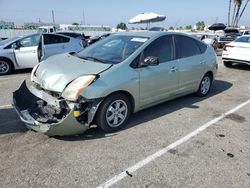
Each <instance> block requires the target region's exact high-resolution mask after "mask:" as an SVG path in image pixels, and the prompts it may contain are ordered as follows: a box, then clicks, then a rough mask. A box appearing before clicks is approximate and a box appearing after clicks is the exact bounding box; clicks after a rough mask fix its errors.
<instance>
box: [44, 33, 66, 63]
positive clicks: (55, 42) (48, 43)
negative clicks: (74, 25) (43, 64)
mask: <svg viewBox="0 0 250 188" xmlns="http://www.w3.org/2000/svg"><path fill="white" fill-rule="evenodd" d="M43 42H44V48H43V50H44V51H43V55H44V57H43V59H46V58H48V57H50V56H52V55H55V54H60V53H64V52H67V51H68V47H67V44H68V43H69V42H70V38H69V37H66V36H61V35H56V34H43Z"/></svg>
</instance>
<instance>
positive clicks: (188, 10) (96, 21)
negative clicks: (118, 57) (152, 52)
mask: <svg viewBox="0 0 250 188" xmlns="http://www.w3.org/2000/svg"><path fill="white" fill-rule="evenodd" d="M228 3H229V0H189V1H188V0H174V1H171V0H0V20H4V21H14V22H15V24H17V25H22V24H23V23H24V22H38V21H39V19H40V20H41V21H42V22H50V23H51V22H52V10H53V11H54V16H55V22H56V23H61V24H71V23H73V22H78V23H85V24H91V25H107V26H111V27H116V25H117V24H118V23H120V22H124V23H126V24H127V26H128V27H133V26H136V25H131V24H128V21H129V20H130V19H131V18H132V17H134V16H135V15H137V14H139V13H142V12H155V13H158V14H163V15H165V16H166V20H165V21H164V22H161V23H157V24H153V26H162V27H170V26H173V27H179V26H185V25H194V24H196V23H197V22H198V21H204V22H205V23H206V24H213V23H215V22H222V23H227V14H228ZM240 25H247V26H250V3H249V5H248V7H247V8H246V11H245V13H244V15H243V17H242V19H241V21H240Z"/></svg>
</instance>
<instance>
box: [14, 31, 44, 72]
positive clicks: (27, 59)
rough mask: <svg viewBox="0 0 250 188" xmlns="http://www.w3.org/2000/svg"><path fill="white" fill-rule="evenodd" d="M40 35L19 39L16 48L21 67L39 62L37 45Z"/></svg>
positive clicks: (18, 62) (27, 66)
mask: <svg viewBox="0 0 250 188" xmlns="http://www.w3.org/2000/svg"><path fill="white" fill-rule="evenodd" d="M38 43H39V35H32V36H29V37H26V38H23V39H20V40H19V41H17V44H16V46H18V48H16V49H15V50H14V53H15V57H16V61H17V64H18V66H19V67H21V68H32V67H34V66H35V65H36V64H37V63H38V57H37V47H38Z"/></svg>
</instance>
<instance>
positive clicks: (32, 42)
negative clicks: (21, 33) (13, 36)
mask: <svg viewBox="0 0 250 188" xmlns="http://www.w3.org/2000/svg"><path fill="white" fill-rule="evenodd" d="M39 39H40V37H39V35H33V36H30V37H26V38H24V39H21V40H20V41H19V42H20V44H21V47H31V46H38V43H39Z"/></svg>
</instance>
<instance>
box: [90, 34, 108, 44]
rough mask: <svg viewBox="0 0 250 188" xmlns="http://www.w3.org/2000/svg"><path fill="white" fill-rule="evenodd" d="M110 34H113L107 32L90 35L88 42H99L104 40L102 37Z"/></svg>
mask: <svg viewBox="0 0 250 188" xmlns="http://www.w3.org/2000/svg"><path fill="white" fill-rule="evenodd" d="M109 35H111V33H106V34H103V35H97V36H93V37H90V38H89V39H88V44H89V45H90V44H93V43H95V42H97V41H99V40H102V39H104V38H106V37H108V36H109Z"/></svg>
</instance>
